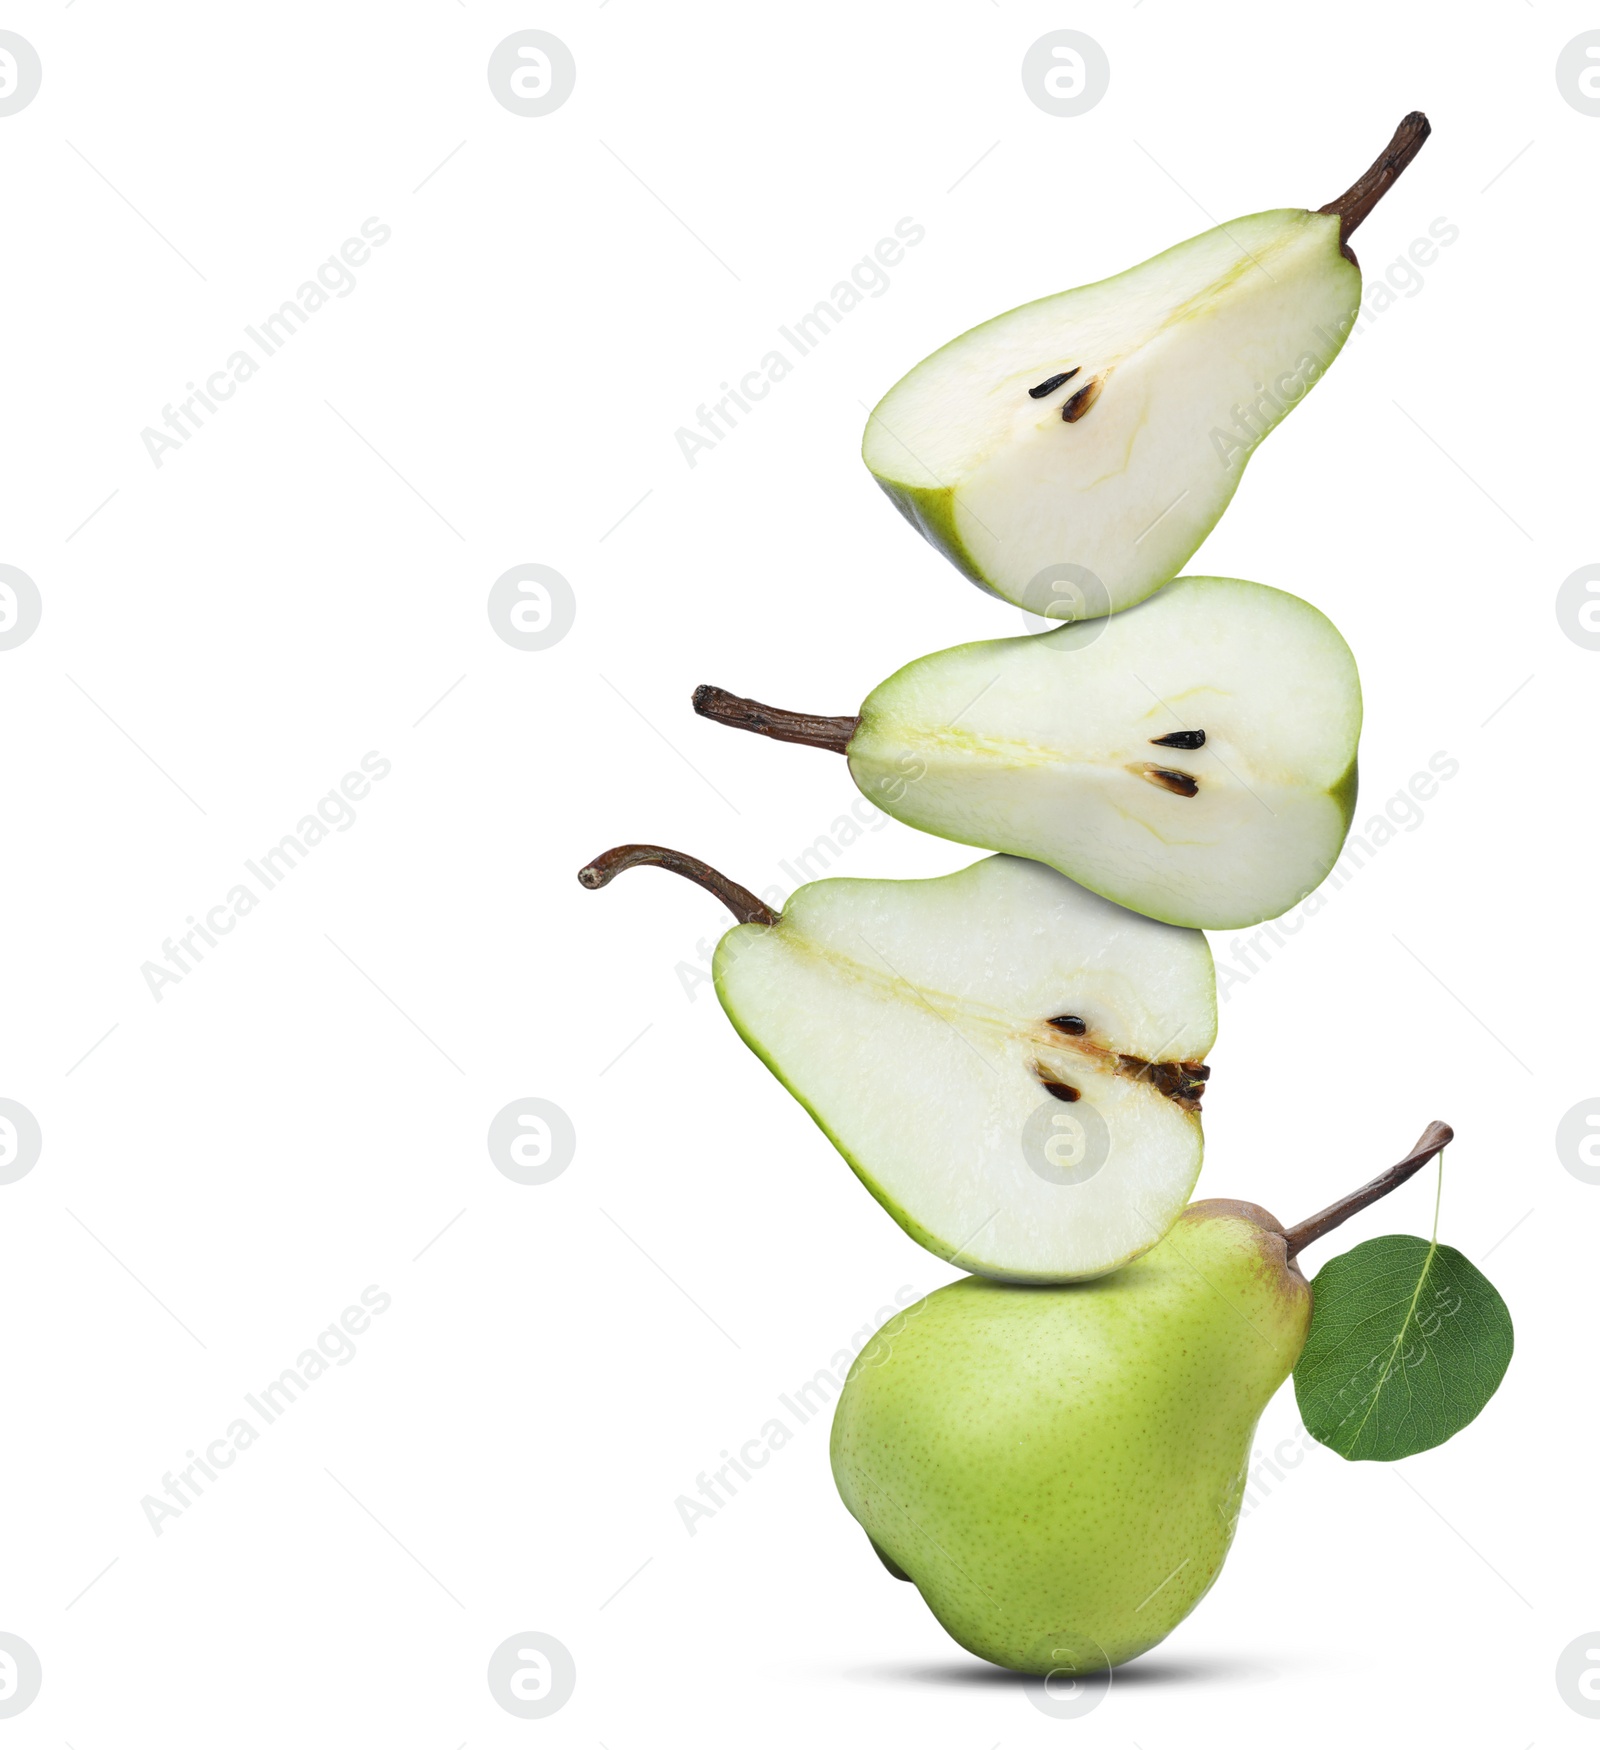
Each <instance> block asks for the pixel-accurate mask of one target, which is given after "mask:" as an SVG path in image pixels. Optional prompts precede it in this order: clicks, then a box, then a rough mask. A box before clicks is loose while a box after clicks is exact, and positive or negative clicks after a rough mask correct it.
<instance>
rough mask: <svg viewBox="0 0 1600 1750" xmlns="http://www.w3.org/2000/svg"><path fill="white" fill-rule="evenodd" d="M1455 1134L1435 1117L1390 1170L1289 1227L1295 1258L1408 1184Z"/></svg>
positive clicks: (1288, 1245)
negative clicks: (1344, 1223)
mask: <svg viewBox="0 0 1600 1750" xmlns="http://www.w3.org/2000/svg"><path fill="white" fill-rule="evenodd" d="M1454 1135H1455V1132H1454V1131H1453V1130H1452V1129H1451V1128H1450V1126H1449V1125H1448V1124H1445V1123H1442V1122H1441V1121H1440V1120H1439V1119H1437V1118H1435V1119H1434V1121H1433V1123H1432V1124H1430V1125H1429V1126H1428V1128H1427V1129H1426V1130H1425V1131H1423V1133H1422V1135H1421V1136H1419V1137H1418V1138H1417V1144H1416V1147H1415V1148H1413V1149H1412V1151H1411V1153H1410V1154H1408V1155H1407V1156H1406V1158H1405V1159H1404V1160H1403V1161H1397V1162H1396V1163H1395V1164H1394V1166H1392V1167H1390V1168H1389V1170H1388V1172H1386V1173H1379V1175H1378V1176H1377V1178H1376V1179H1374V1180H1373V1181H1372V1182H1371V1183H1370V1184H1367V1185H1363V1186H1362V1187H1361V1189H1360V1190H1359V1191H1352V1192H1351V1193H1350V1195H1349V1196H1348V1197H1341V1198H1340V1199H1339V1201H1338V1202H1337V1203H1330V1204H1329V1205H1328V1207H1327V1208H1326V1209H1324V1210H1320V1211H1319V1212H1318V1213H1317V1214H1316V1215H1309V1216H1307V1217H1306V1219H1305V1220H1304V1221H1302V1222H1297V1223H1296V1224H1295V1225H1294V1226H1293V1227H1291V1228H1289V1229H1288V1230H1287V1231H1286V1232H1285V1234H1284V1236H1283V1238H1284V1245H1285V1248H1286V1250H1287V1252H1288V1254H1289V1256H1290V1257H1291V1258H1292V1257H1293V1256H1294V1255H1295V1253H1296V1252H1298V1251H1299V1250H1300V1249H1301V1248H1302V1247H1303V1246H1309V1245H1310V1244H1311V1242H1312V1241H1313V1240H1320V1239H1321V1238H1322V1236H1323V1235H1324V1234H1326V1233H1332V1232H1333V1230H1334V1229H1335V1228H1336V1227H1338V1226H1339V1224H1340V1223H1341V1222H1345V1221H1348V1220H1349V1219H1350V1217H1351V1216H1352V1215H1354V1214H1355V1213H1356V1211H1357V1210H1358V1209H1365V1208H1366V1207H1367V1205H1368V1204H1369V1203H1376V1202H1377V1201H1378V1199H1379V1198H1380V1197H1387V1196H1388V1195H1389V1193H1390V1192H1391V1191H1393V1190H1394V1189H1395V1188H1396V1187H1397V1186H1399V1185H1403V1184H1405V1182H1406V1180H1407V1179H1409V1178H1410V1177H1411V1175H1412V1174H1413V1173H1418V1172H1421V1170H1422V1169H1423V1168H1424V1167H1425V1166H1427V1164H1428V1162H1429V1161H1431V1160H1432V1159H1433V1157H1434V1156H1435V1155H1436V1154H1438V1153H1439V1151H1440V1150H1441V1149H1442V1148H1443V1147H1444V1145H1445V1144H1446V1143H1447V1142H1449V1141H1450V1140H1451V1138H1452V1137H1453V1136H1454Z"/></svg>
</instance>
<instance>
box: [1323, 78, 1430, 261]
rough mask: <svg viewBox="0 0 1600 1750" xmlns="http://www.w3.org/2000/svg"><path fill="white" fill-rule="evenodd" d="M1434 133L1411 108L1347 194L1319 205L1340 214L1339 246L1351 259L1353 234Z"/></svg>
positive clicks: (1326, 211) (1426, 122)
mask: <svg viewBox="0 0 1600 1750" xmlns="http://www.w3.org/2000/svg"><path fill="white" fill-rule="evenodd" d="M1432 132H1433V129H1432V128H1431V127H1430V126H1429V123H1428V118H1427V117H1426V116H1425V115H1424V114H1423V113H1422V111H1421V110H1420V109H1414V110H1412V112H1411V114H1410V115H1408V116H1407V117H1406V119H1405V120H1404V121H1403V122H1401V124H1400V125H1399V127H1397V128H1396V129H1395V131H1394V138H1393V139H1392V140H1390V142H1389V144H1388V145H1387V146H1385V147H1384V149H1383V151H1382V152H1380V153H1379V155H1378V156H1377V157H1376V158H1375V159H1374V160H1373V162H1372V163H1371V164H1370V165H1369V166H1368V168H1367V169H1366V170H1365V171H1364V172H1363V173H1362V174H1361V175H1360V176H1358V177H1357V178H1356V180H1355V181H1354V182H1353V183H1351V185H1350V186H1349V187H1348V188H1347V189H1346V190H1345V191H1344V193H1343V194H1342V195H1340V196H1339V198H1338V199H1337V200H1334V201H1329V202H1328V204H1327V205H1326V206H1325V207H1318V208H1317V211H1318V212H1319V213H1335V214H1337V215H1338V219H1339V248H1340V250H1341V251H1342V252H1343V253H1344V254H1345V255H1346V256H1347V257H1349V259H1350V260H1351V261H1354V260H1355V257H1354V256H1353V255H1351V254H1350V233H1351V232H1352V231H1354V230H1355V228H1356V226H1357V225H1359V224H1360V223H1361V221H1362V220H1363V219H1364V218H1366V216H1367V214H1368V213H1370V212H1371V211H1372V209H1373V208H1374V207H1375V206H1376V205H1377V204H1378V202H1379V201H1381V200H1382V199H1383V197H1384V196H1385V195H1386V194H1387V193H1388V192H1389V190H1390V189H1391V188H1392V187H1393V186H1394V184H1395V182H1396V181H1397V180H1398V179H1399V176H1400V173H1401V171H1403V170H1404V169H1405V167H1406V166H1407V165H1408V164H1409V163H1410V162H1411V160H1412V159H1413V158H1415V157H1416V155H1417V154H1418V153H1419V152H1420V151H1421V150H1422V142H1423V141H1424V140H1425V139H1427V137H1428V135H1429V134H1430V133H1432Z"/></svg>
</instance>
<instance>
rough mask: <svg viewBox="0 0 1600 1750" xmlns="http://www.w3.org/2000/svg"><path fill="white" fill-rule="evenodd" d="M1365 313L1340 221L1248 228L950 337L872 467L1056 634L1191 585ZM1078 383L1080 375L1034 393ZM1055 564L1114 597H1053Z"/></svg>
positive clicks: (917, 519) (904, 402) (927, 532)
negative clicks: (1066, 414)
mask: <svg viewBox="0 0 1600 1750" xmlns="http://www.w3.org/2000/svg"><path fill="white" fill-rule="evenodd" d="M1360 299H1361V273H1360V270H1359V269H1358V268H1357V267H1356V265H1355V263H1354V262H1353V261H1351V260H1349V259H1348V258H1347V257H1346V256H1345V255H1344V254H1342V253H1341V250H1340V220H1339V219H1338V217H1337V216H1336V215H1334V214H1331V213H1310V212H1305V211H1302V210H1300V209H1293V208H1291V209H1284V210H1281V211H1276V212H1268V213H1256V214H1253V215H1251V216H1250V217H1248V218H1242V219H1235V220H1233V221H1231V222H1230V223H1229V224H1227V225H1219V226H1217V227H1216V229H1214V230H1211V231H1207V232H1205V233H1204V234H1203V235H1201V236H1198V237H1191V238H1190V239H1189V240H1188V241H1187V242H1184V243H1179V244H1177V245H1176V246H1175V247H1173V248H1171V249H1168V250H1166V251H1164V252H1163V253H1162V254H1160V255H1157V256H1154V257H1153V258H1152V259H1151V260H1149V261H1146V262H1142V263H1141V264H1140V265H1139V266H1137V267H1133V268H1129V269H1128V270H1127V271H1126V272H1125V273H1121V274H1118V275H1116V276H1115V277H1114V278H1112V279H1106V280H1100V281H1099V282H1097V283H1096V284H1093V285H1087V286H1081V287H1079V288H1078V289H1077V290H1075V291H1069V292H1061V293H1058V294H1056V295H1055V296H1053V297H1048V298H1041V299H1039V300H1037V301H1036V302H1034V303H1031V304H1024V305H1023V306H1022V307H1021V308H1020V309H1017V310H1012V311H1009V312H1008V313H1007V314H1006V315H1003V316H997V317H995V318H993V320H991V321H988V322H985V323H983V324H981V325H980V326H979V327H977V328H974V329H971V330H970V331H969V332H968V333H966V334H963V335H961V336H960V337H959V338H958V339H956V340H952V341H951V342H950V343H949V344H948V345H947V346H944V347H941V348H940V349H939V351H938V352H936V353H933V354H932V355H931V356H930V357H928V358H926V359H924V360H923V361H922V363H921V364H919V365H917V366H915V367H914V368H913V369H912V370H911V371H909V372H908V373H907V374H906V375H905V376H904V377H902V378H901V379H900V381H899V382H898V383H896V384H895V386H894V387H893V388H892V389H891V390H890V391H889V392H888V394H887V395H885V396H884V397H883V399H882V401H880V402H879V404H878V406H877V407H876V408H875V409H874V411H873V413H872V416H871V418H870V419H869V420H868V423H867V430H866V434H865V437H864V439H863V441H862V456H863V459H864V460H865V461H866V464H867V466H868V467H869V468H870V469H871V470H872V472H873V474H874V475H875V476H876V478H877V480H878V483H879V484H880V485H881V486H882V487H883V488H884V490H885V491H886V492H887V493H888V494H889V496H890V497H891V498H892V499H893V500H894V502H895V503H896V504H897V505H898V506H899V508H900V510H901V511H902V512H903V513H904V514H905V516H906V517H907V518H908V520H909V521H910V522H911V523H912V525H913V527H915V528H917V529H918V530H919V531H920V532H921V533H922V534H923V535H924V536H926V537H927V539H928V540H930V541H931V542H932V543H933V544H934V545H935V546H936V547H938V548H939V549H940V550H941V551H942V552H944V553H945V555H946V556H947V557H948V558H949V559H951V560H952V561H953V562H954V563H955V565H956V566H957V567H958V568H959V569H960V570H961V571H963V572H964V573H965V574H966V575H967V576H968V577H970V578H971V579H972V580H973V581H974V582H975V583H977V584H979V585H981V586H982V587H983V588H985V589H987V590H990V591H991V592H992V593H993V594H995V595H998V596H1001V597H1003V598H1004V599H1005V600H1006V601H1010V602H1015V603H1017V604H1018V605H1019V606H1022V607H1026V608H1031V609H1033V610H1034V611H1035V612H1037V613H1040V614H1044V615H1047V616H1049V617H1051V618H1054V619H1068V620H1070V619H1077V618H1080V617H1090V616H1093V615H1097V614H1104V613H1107V612H1111V611H1114V610H1116V609H1118V608H1124V607H1128V606H1130V605H1131V604H1133V603H1134V602H1137V601H1140V600H1142V599H1143V598H1144V597H1145V596H1147V595H1149V594H1150V592H1151V591H1152V590H1154V589H1157V588H1159V587H1160V586H1161V585H1162V584H1163V583H1165V582H1166V581H1167V580H1168V579H1169V578H1172V577H1175V576H1176V575H1177V574H1178V572H1179V571H1181V570H1182V569H1183V567H1184V565H1185V564H1186V563H1187V561H1188V560H1189V557H1190V556H1191V555H1192V554H1193V553H1194V551H1195V549H1196V548H1197V547H1198V546H1199V545H1200V543H1201V542H1202V541H1203V540H1204V539H1205V537H1206V535H1207V534H1208V533H1209V532H1210V531H1211V529H1212V527H1213V526H1214V525H1215V523H1216V521H1217V519H1218V518H1219V517H1220V516H1221V515H1222V513H1223V511H1224V510H1225V509H1226V508H1227V505H1228V501H1229V500H1230V499H1231V498H1232V497H1233V493H1234V489H1235V488H1236V487H1237V486H1238V484H1239V480H1240V477H1241V475H1242V473H1243V471H1244V465H1245V463H1246V461H1247V460H1248V459H1249V456H1250V454H1251V452H1252V450H1253V449H1254V447H1255V445H1256V444H1258V443H1259V442H1260V441H1261V439H1262V438H1264V437H1265V436H1266V434H1267V433H1268V432H1269V431H1270V430H1271V429H1272V428H1273V427H1274V426H1275V425H1277V424H1278V422H1279V421H1280V420H1281V419H1282V418H1283V417H1284V416H1285V414H1287V413H1288V412H1289V410H1290V409H1291V408H1292V407H1294V406H1296V405H1297V404H1298V403H1299V401H1300V400H1302V399H1303V398H1304V396H1305V394H1306V393H1307V391H1308V390H1309V389H1310V388H1311V386H1312V385H1313V384H1314V383H1315V382H1316V381H1317V379H1318V378H1319V377H1320V376H1321V375H1322V373H1323V372H1324V371H1325V370H1326V369H1327V368H1328V366H1329V365H1330V364H1331V363H1332V362H1333V359H1334V357H1335V355H1336V354H1337V353H1338V351H1339V349H1340V347H1341V346H1342V345H1343V344H1344V340H1345V336H1346V335H1347V334H1348V333H1349V331H1350V327H1351V325H1352V323H1353V322H1354V320H1355V315H1356V310H1357V308H1358V306H1359V303H1360ZM1065 371H1075V372H1076V373H1077V374H1076V375H1074V376H1073V377H1072V378H1071V379H1070V381H1068V382H1066V383H1065V384H1063V385H1062V386H1061V387H1059V388H1058V389H1056V390H1054V391H1052V392H1051V393H1049V394H1047V395H1045V396H1044V397H1042V398H1041V399H1038V400H1034V399H1032V398H1031V397H1030V396H1029V394H1028V391H1029V389H1031V388H1034V387H1036V386H1038V385H1039V384H1041V383H1043V382H1046V381H1048V380H1049V379H1050V378H1051V377H1053V376H1056V375H1059V374H1060V373H1062V372H1065ZM1091 383H1098V385H1099V389H1098V393H1097V395H1096V396H1095V398H1094V400H1093V404H1092V405H1090V406H1089V407H1088V408H1087V410H1086V411H1085V412H1084V413H1083V414H1082V416H1081V417H1080V418H1079V419H1078V420H1077V421H1076V422H1074V423H1070V424H1069V423H1067V421H1065V420H1064V419H1063V417H1062V409H1063V406H1064V405H1065V403H1066V402H1068V401H1069V400H1070V399H1071V397H1072V396H1074V395H1076V394H1078V393H1079V392H1080V391H1081V390H1082V389H1084V388H1085V387H1087V386H1088V385H1090V384H1091ZM1058 566H1071V567H1077V568H1081V569H1082V570H1083V571H1086V572H1088V573H1091V574H1092V576H1093V578H1095V579H1098V581H1099V584H1100V586H1101V587H1100V588H1099V589H1096V588H1094V586H1093V585H1092V584H1090V585H1089V586H1087V589H1086V590H1080V591H1076V592H1075V591H1073V590H1071V589H1070V588H1069V587H1068V586H1066V585H1058V584H1056V583H1055V582H1054V580H1053V579H1052V578H1051V576H1050V575H1049V574H1050V571H1051V568H1054V567H1058ZM1080 581H1081V580H1080ZM1058 590H1059V592H1060V593H1059V594H1058V593H1057V591H1058Z"/></svg>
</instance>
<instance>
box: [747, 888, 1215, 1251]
mask: <svg viewBox="0 0 1600 1750" xmlns="http://www.w3.org/2000/svg"><path fill="white" fill-rule="evenodd" d="M769 915H770V914H769ZM714 970H715V977H716V988H717V994H718V996H719V997H720V999H721V1001H722V1005H723V1007H724V1008H725V1009H726V1010H727V1013H728V1015H729V1017H730V1019H731V1020H732V1021H733V1024H734V1026H735V1027H736V1028H737V1029H738V1031H739V1033H740V1034H741V1036H742V1037H743V1038H744V1040H745V1042H746V1043H747V1044H748V1045H749V1046H750V1047H751V1049H752V1050H753V1051H755V1053H756V1054H757V1056H759V1057H760V1058H761V1059H762V1060H763V1062H765V1063H766V1065H767V1067H768V1068H769V1069H770V1070H771V1071H772V1072H773V1074H774V1075H775V1076H777V1078H778V1079H779V1080H780V1081H781V1082H782V1083H783V1084H784V1086H785V1087H786V1088H788V1090H789V1091H790V1092H791V1093H792V1094H793V1095H794V1096H795V1098H796V1099H798V1100H799V1101H800V1103H801V1104H802V1105H803V1106H804V1107H805V1108H806V1110H807V1111H808V1112H809V1113H810V1114H811V1116H812V1117H813V1118H814V1119H815V1120H816V1122H817V1123H818V1124H819V1125H820V1126H821V1127H822V1129H823V1130H824V1131H825V1132H826V1134H827V1135H828V1137H829V1138H830V1140H831V1141H832V1142H833V1143H834V1145H835V1146H836V1147H837V1148H838V1149H839V1151H840V1152H841V1153H842V1154H843V1155H844V1156H845V1158H846V1160H848V1161H849V1163H850V1165H851V1166H852V1167H853V1168H854V1170H855V1171H856V1173H857V1174H858V1175H859V1177H860V1178H861V1180H862V1182H863V1183H864V1184H865V1185H866V1187H867V1188H868V1190H869V1191H871V1192H872V1194H873V1196H874V1197H876V1198H877V1199H878V1201H879V1202H880V1203H881V1204H882V1205H883V1207H884V1208H885V1209H886V1210H887V1211H888V1212H889V1214H890V1215H892V1216H893V1217H894V1219H895V1220H896V1221H897V1222H898V1223H899V1224H900V1225H901V1226H902V1227H903V1228H904V1229H905V1230H906V1232H907V1233H909V1234H910V1235H911V1236H912V1237H913V1238H914V1239H916V1240H918V1241H919V1242H920V1243H921V1244H922V1245H924V1246H926V1247H928V1249H929V1250H930V1251H933V1252H935V1253H936V1254H937V1255H938V1256H939V1257H941V1258H944V1259H948V1260H949V1261H951V1262H952V1263H955V1264H957V1265H958V1266H959V1267H960V1268H961V1269H964V1270H971V1271H977V1272H979V1273H981V1274H984V1275H988V1276H994V1277H1000V1278H1005V1279H1009V1280H1012V1281H1018V1282H1041V1283H1048V1282H1063V1281H1071V1280H1076V1279H1079V1278H1086V1277H1093V1276H1098V1275H1102V1274H1104V1273H1105V1272H1107V1271H1110V1270H1115V1269H1116V1268H1118V1266H1119V1265H1122V1264H1124V1263H1126V1262H1127V1261H1128V1260H1129V1259H1131V1258H1135V1257H1137V1256H1138V1255H1139V1254H1140V1253H1141V1252H1144V1251H1146V1250H1147V1249H1148V1248H1149V1247H1150V1246H1152V1245H1154V1244H1155V1243H1156V1242H1157V1241H1158V1240H1159V1239H1160V1238H1161V1236H1162V1235H1163V1234H1164V1233H1165V1232H1166V1231H1167V1229H1168V1228H1169V1227H1170V1226H1171V1224H1172V1222H1173V1221H1175V1220H1176V1219H1177V1217H1178V1215H1179V1213H1180V1212H1181V1210H1182V1208H1183V1206H1184V1203H1185V1201H1186V1200H1187V1198H1188V1195H1189V1192H1190V1190H1191V1189H1192V1187H1193V1185H1194V1181H1195V1179H1196V1177H1197V1175H1198V1174H1199V1171H1200V1161H1201V1150H1202V1136H1201V1126H1200V1118H1199V1110H1198V1108H1199V1096H1200V1094H1201V1092H1202V1091H1203V1086H1204V1081H1205V1077H1206V1075H1207V1074H1208V1071H1207V1070H1206V1068H1205V1066H1204V1063H1203V1059H1204V1056H1205V1053H1206V1052H1207V1051H1208V1050H1209V1049H1210V1047H1211V1044H1212V1041H1213V1039H1214V1037H1215V1033H1216V994H1215V978H1214V972H1213V968H1212V962H1211V955H1210V950H1209V949H1208V948H1207V946H1206V942H1205V938H1204V937H1203V936H1202V935H1200V934H1199V933H1198V932H1196V931H1191V930H1182V929H1175V928H1172V927H1171V926H1169V925H1165V924H1160V923H1155V922H1152V921H1151V920H1149V919H1148V918H1144V917H1140V916H1137V915H1136V914H1134V913H1132V912H1129V911H1126V910H1123V909H1121V908H1120V907H1118V906H1115V905H1112V904H1110V903H1109V902H1108V901H1106V900H1104V899H1101V898H1099V897H1098V896H1096V895H1095V894H1092V893H1089V892H1087V891H1086V890H1085V889H1083V888H1081V887H1079V886H1077V885H1075V884H1074V883H1073V882H1071V881H1069V880H1067V879H1066V878H1065V877H1064V876H1062V875H1060V874H1058V873H1057V872H1056V871H1054V870H1052V869H1048V868H1046V867H1044V866H1043V865H1042V864H1039V863H1034V862H1027V861H1024V860H1022V859H1020V858H1016V857H1005V856H999V857H990V858H987V859H985V860H984V861H982V862H979V863H976V864H974V865H973V866H972V867H971V868H968V869H964V870H962V871H960V872H959V873H957V874H954V875H947V876H943V877H939V878H937V879H934V880H925V881H863V880H827V881H818V882H814V883H812V884H811V885H809V886H807V887H802V888H801V889H800V890H799V891H798V892H796V893H795V894H794V895H793V896H792V897H791V899H790V900H789V902H788V904H787V905H786V906H785V908H784V911H783V914H782V916H781V918H779V919H778V920H777V921H776V922H772V923H768V922H756V923H746V924H741V925H740V926H738V927H737V928H735V929H733V930H730V931H729V932H728V934H727V935H726V936H725V937H724V938H723V939H722V941H721V943H720V944H719V945H718V948H717V952H716V956H715V963H714Z"/></svg>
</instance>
